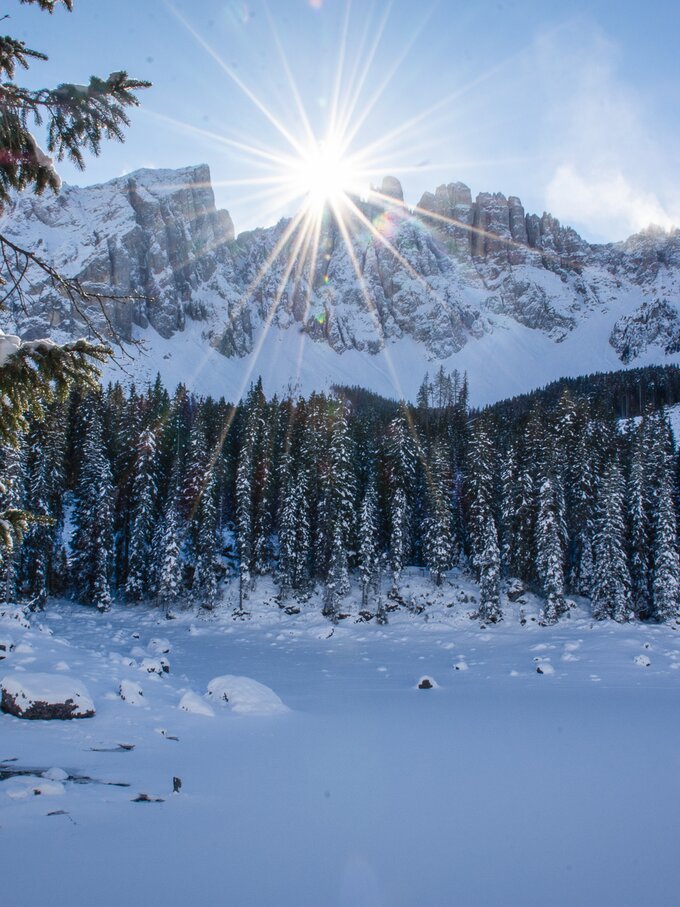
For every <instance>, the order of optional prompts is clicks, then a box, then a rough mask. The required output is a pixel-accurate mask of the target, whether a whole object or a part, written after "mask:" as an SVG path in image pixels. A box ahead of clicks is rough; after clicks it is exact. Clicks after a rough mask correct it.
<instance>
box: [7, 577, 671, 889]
mask: <svg viewBox="0 0 680 907" xmlns="http://www.w3.org/2000/svg"><path fill="white" fill-rule="evenodd" d="M404 586H405V590H406V591H408V592H410V593H413V594H414V595H417V596H418V600H419V601H423V600H426V601H427V602H428V604H427V605H426V608H425V611H424V612H423V613H422V614H420V615H414V614H411V613H409V612H408V611H406V610H405V609H400V610H398V611H394V612H391V613H390V614H389V623H388V624H387V625H386V626H382V627H381V626H377V625H376V624H375V622H374V621H371V622H368V623H366V622H362V623H356V622H355V618H356V613H357V610H358V607H357V603H356V602H350V603H348V605H347V607H345V605H344V604H343V610H346V611H349V612H351V614H352V616H351V617H350V618H348V619H347V620H344V621H341V622H340V623H339V624H338V625H336V626H333V625H331V624H329V623H328V622H326V621H325V620H323V618H321V617H320V616H319V613H318V610H319V609H318V606H317V604H318V603H316V602H315V601H312V602H310V603H309V605H302V611H301V614H300V615H296V616H289V615H286V614H284V612H283V610H282V609H280V608H278V606H277V605H276V604H275V603H274V602H273V595H274V592H275V589H274V588H273V587H272V586H271V585H270V584H269V583H268V582H267V581H266V580H261V581H260V583H259V585H258V590H257V595H255V596H253V597H252V598H251V600H250V601H249V602H248V607H249V609H250V616H249V617H248V618H247V619H245V620H234V619H233V618H232V611H233V604H234V603H233V602H231V601H225V603H224V604H223V606H222V608H221V609H219V610H218V612H217V613H214V614H212V615H210V616H209V617H202V616H201V615H199V614H196V613H191V612H187V613H184V614H182V613H179V614H178V615H177V617H176V619H175V620H165V619H164V618H163V617H162V616H161V615H159V614H158V613H157V612H154V611H150V610H148V609H147V608H145V607H143V606H138V607H114V610H113V611H112V612H110V613H109V614H106V615H99V614H97V613H94V611H93V610H92V611H91V610H89V609H87V608H84V607H82V606H76V605H73V604H71V603H66V602H59V603H57V602H52V603H50V604H49V606H48V610H47V612H46V613H45V614H43V615H40V616H39V618H37V619H36V618H35V617H32V618H31V624H32V625H31V626H30V627H28V628H27V627H25V626H22V625H21V623H20V622H19V621H17V620H12V619H0V635H3V636H5V635H8V634H9V635H11V636H12V638H13V639H14V641H15V648H14V649H13V650H12V651H11V652H10V653H9V654H8V655H7V656H6V659H5V661H4V663H3V666H2V668H3V673H10V672H11V673H13V674H19V675H20V674H21V673H24V672H26V673H29V672H45V673H50V674H53V673H54V672H55V671H57V669H58V667H59V669H60V672H61V673H63V674H64V675H65V676H66V677H73V678H78V679H80V680H82V682H83V683H85V684H86V685H87V689H88V690H89V692H90V694H91V696H92V699H93V701H94V704H95V707H96V709H97V714H96V716H95V717H94V718H90V719H84V720H81V721H67V722H42V721H33V722H29V721H22V720H20V719H17V718H13V717H11V716H8V715H0V738H1V739H2V760H10V759H16V762H9V761H4V762H2V761H1V760H0V762H1V767H0V773H2V774H0V778H5V780H0V846H1V847H2V853H3V860H4V865H5V866H7V867H13V866H20V865H25V857H26V854H27V853H37V854H39V855H40V860H39V862H40V871H39V872H31V873H27V872H25V871H23V870H22V871H21V872H18V871H17V872H16V873H13V872H11V871H10V872H7V871H5V872H4V873H3V881H2V885H3V896H2V901H3V904H4V903H7V904H10V905H12V907H37V905H41V904H43V903H45V902H46V900H45V899H46V897H49V902H50V904H51V905H52V904H53V905H56V907H60V905H69V907H80V905H82V907H85V905H88V907H89V905H91V904H93V903H96V904H97V905H101V907H109V905H111V907H113V905H116V907H118V905H120V904H122V903H125V904H129V905H133V907H134V905H142V904H147V903H149V902H150V901H153V902H158V903H163V904H164V905H184V904H187V903H196V904H201V905H202V907H203V905H206V907H212V905H215V907H217V905H223V904H225V903H228V904H232V903H233V904H238V905H249V907H250V905H258V907H259V905H284V904H285V905H287V904H295V905H305V907H306V905H310V907H311V905H315V907H318V905H321V904H323V905H338V907H350V905H351V907H368V905H385V907H387V905H389V907H392V905H396V907H412V905H413V904H417V903H419V904H428V905H436V907H439V905H441V907H445V905H446V907H449V905H451V904H464V905H514V904H525V903H528V902H533V901H535V900H547V901H549V902H550V903H552V904H557V905H567V904H569V905H573V904H582V905H590V904H593V905H594V904H604V903H611V904H617V905H628V904H631V905H633V904H636V905H637V904H645V903H649V904H655V905H666V904H668V905H671V904H673V903H675V902H676V893H677V890H678V884H679V883H680V867H678V864H677V860H676V859H675V849H676V845H675V829H676V827H677V819H676V808H675V804H676V803H677V798H678V794H679V793H680V780H679V779H678V773H677V751H678V744H679V743H680V722H678V682H680V674H678V672H677V669H676V668H675V666H676V665H678V664H680V645H679V644H678V639H677V631H676V630H674V629H673V628H672V627H671V626H656V625H654V626H652V625H647V626H642V625H638V624H628V625H618V624H614V623H612V622H593V621H592V620H591V618H590V614H589V609H588V607H587V605H586V603H584V602H580V603H579V607H578V608H577V609H576V610H575V611H574V612H572V616H571V617H570V618H565V619H563V620H562V621H561V622H560V623H559V624H558V625H556V626H554V627H541V626H539V624H538V622H537V621H536V620H532V617H536V616H537V614H538V612H539V608H540V602H539V601H538V600H537V599H534V598H533V596H530V595H527V596H526V598H527V599H528V601H527V603H526V604H523V605H522V608H523V610H524V614H525V615H526V618H527V620H526V624H525V625H524V626H522V625H521V624H520V623H519V607H520V606H519V605H510V604H507V603H506V606H505V621H504V623H503V624H501V625H500V626H497V627H487V628H485V629H481V628H480V626H479V623H478V622H475V621H472V620H470V619H469V617H468V611H469V610H471V609H472V607H474V606H473V605H467V604H461V603H459V602H457V594H458V591H460V590H463V591H465V593H466V594H467V595H468V596H470V595H476V594H477V593H476V589H475V588H474V587H473V586H472V585H471V584H469V583H468V582H467V581H466V580H464V579H463V578H461V577H458V576H455V575H451V577H450V579H449V580H448V581H447V583H446V584H445V585H444V587H443V588H442V589H441V590H434V589H433V588H432V586H431V585H430V584H429V582H428V581H427V580H426V579H424V578H423V577H421V576H420V571H408V572H407V575H406V577H405V580H404ZM453 602H456V604H454V605H453V606H452V607H447V605H450V604H452V603H453ZM39 624H42V627H43V629H42V630H41V629H40V626H39ZM47 631H52V632H51V633H50V632H47ZM158 638H163V639H164V640H165V641H166V642H168V643H169V644H170V656H171V658H172V666H171V672H170V673H169V674H165V673H163V674H162V675H158V674H156V673H153V674H148V673H147V672H146V670H141V669H140V666H141V661H142V658H141V657H134V656H132V655H131V654H130V653H131V652H132V650H133V649H134V648H135V647H139V649H140V650H141V651H142V652H144V653H146V654H145V655H144V657H145V658H148V657H152V656H151V652H150V648H149V647H150V643H151V640H153V639H158ZM20 647H22V648H23V647H25V649H24V650H23V651H21V652H20V651H18V650H19V648H20ZM29 653H30V654H29ZM112 656H114V657H112ZM639 656H644V657H645V658H646V659H647V660H648V661H649V665H648V666H645V667H643V666H641V664H640V663H639V662H637V659H638V657H639ZM156 657H158V656H156ZM29 658H32V659H34V660H33V661H31V662H30V663H28V664H27V663H26V661H27V659H29ZM463 665H465V667H463ZM548 665H549V666H550V667H551V668H552V669H553V670H552V673H548V672H547V671H545V670H544V672H543V673H542V674H538V673H537V670H536V669H537V666H542V667H543V668H544V669H545V667H546V666H548ZM423 677H428V678H430V680H432V681H434V682H435V683H436V685H437V686H436V688H434V684H433V688H431V689H419V688H418V684H419V681H420V680H421V679H422V678H423ZM217 679H219V681H220V682H219V683H216V682H215V681H216V680H217ZM211 681H213V683H212V684H211ZM236 681H240V682H241V686H240V688H239V684H238V683H236ZM245 681H248V682H247V683H246V682H245ZM124 684H125V685H126V687H128V688H130V689H133V690H134V689H137V690H139V689H141V690H142V691H143V697H142V698H141V701H140V704H138V705H137V706H136V707H131V706H130V703H129V702H128V701H123V699H121V697H120V695H119V691H120V689H121V687H123V685H124ZM260 685H262V686H263V687H264V688H265V690H261V689H260ZM209 686H212V688H213V691H214V693H213V696H212V697H207V696H206V692H207V690H208V687H209ZM218 689H219V690H222V691H223V690H226V691H227V696H228V697H229V692H230V691H231V693H232V697H231V702H232V703H233V702H234V696H236V699H238V692H237V691H238V690H239V689H240V694H241V696H242V697H243V698H244V701H247V699H248V696H247V695H246V694H248V695H249V696H250V697H251V700H252V701H255V702H256V703H261V702H263V701H264V702H267V701H270V702H274V701H279V702H282V703H285V705H286V706H287V707H288V710H287V711H281V710H278V711H277V712H276V713H274V714H261V713H260V714H253V713H252V711H251V712H249V713H247V714H244V713H243V712H240V713H239V712H238V711H237V710H236V708H235V707H234V706H233V704H232V707H230V705H229V703H224V705H222V704H221V703H220V701H219V694H218V693H217V691H218ZM248 691H249V692H248ZM216 695H217V696H218V701H215V696H216ZM204 707H205V708H204ZM208 710H209V711H211V712H212V713H213V714H212V716H211V717H210V718H208V717H206V716H207V715H208V714H209V711H208ZM123 747H127V748H123ZM131 747H133V748H131ZM652 765H653V769H652V768H651V766H652ZM12 766H19V767H21V768H29V769H32V770H33V773H32V774H30V775H24V776H17V777H5V776H6V773H7V770H8V769H9V768H11V767H12ZM74 777H80V778H83V777H85V778H88V779H90V780H89V781H87V782H83V781H80V782H77V781H75V780H69V779H72V778H74ZM175 778H178V779H181V783H182V786H181V790H180V792H179V793H177V794H173V793H172V791H173V779H175ZM117 784H127V785H129V787H118V786H115V785H117ZM38 788H39V789H40V790H39V793H35V790H36V789H38ZM140 795H144V796H145V797H147V798H148V799H143V798H142V799H141V800H140V799H139V797H140ZM135 800H137V802H134V801H135ZM154 800H159V801H162V802H153V801H154ZM641 829H643V833H642V834H641V833H640V830H641ZM22 860H23V861H24V862H23V863H22V862H21V861H22ZM65 867H75V868H72V869H69V868H65ZM55 879H58V880H59V881H58V884H56V883H55V882H54V880H55ZM48 892H49V894H48Z"/></svg>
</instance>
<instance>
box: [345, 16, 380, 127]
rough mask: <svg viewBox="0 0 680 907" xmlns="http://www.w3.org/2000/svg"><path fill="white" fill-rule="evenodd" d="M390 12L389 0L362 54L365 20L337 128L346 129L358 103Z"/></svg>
mask: <svg viewBox="0 0 680 907" xmlns="http://www.w3.org/2000/svg"><path fill="white" fill-rule="evenodd" d="M391 12H392V0H390V2H389V3H388V4H387V6H386V9H385V12H384V14H383V17H382V19H381V21H380V24H379V25H378V28H377V29H376V31H375V34H374V37H373V42H372V44H371V48H370V50H369V51H368V54H366V55H365V56H364V53H363V49H364V45H365V43H366V41H367V39H368V34H369V30H370V26H371V20H370V19H368V18H367V20H366V27H365V29H364V34H363V37H362V39H361V45H360V46H359V48H358V50H357V59H356V65H355V67H354V70H353V72H352V76H351V79H350V89H351V92H350V91H348V98H347V102H346V103H345V104H344V105H343V108H344V109H343V112H342V113H341V115H340V117H339V128H340V129H341V130H342V131H346V130H347V126H348V123H349V121H350V119H351V117H352V114H353V113H354V110H355V108H356V105H357V104H358V103H359V100H360V99H361V95H362V92H363V90H364V87H365V85H366V81H367V79H368V77H369V75H370V71H371V67H372V65H373V62H374V60H375V56H376V54H377V52H378V47H379V46H380V42H381V40H382V37H383V35H384V33H385V28H386V26H387V22H388V19H389V17H390V14H391ZM362 59H363V60H364V65H363V67H362V68H361V75H360V76H358V77H357V73H358V70H359V66H360V61H361V60H362Z"/></svg>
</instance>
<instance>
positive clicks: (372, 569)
mask: <svg viewBox="0 0 680 907" xmlns="http://www.w3.org/2000/svg"><path fill="white" fill-rule="evenodd" d="M359 576H360V578H361V604H362V606H363V607H364V608H366V607H367V606H368V604H369V601H370V600H371V598H372V597H375V598H376V599H377V598H378V597H379V594H380V590H379V588H378V580H379V576H380V541H379V538H378V490H377V486H376V482H375V476H374V475H373V474H371V478H370V480H369V483H368V486H367V488H366V491H365V492H364V496H363V498H362V501H361V507H360V508H359Z"/></svg>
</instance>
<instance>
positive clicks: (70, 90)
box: [0, 0, 149, 548]
mask: <svg viewBox="0 0 680 907" xmlns="http://www.w3.org/2000/svg"><path fill="white" fill-rule="evenodd" d="M24 2H36V3H37V5H38V6H39V7H40V8H41V9H43V10H47V11H49V12H52V10H53V9H54V7H55V6H56V3H57V0H24ZM63 4H64V6H65V7H66V8H67V9H68V10H70V9H71V8H72V0H63ZM46 59H47V58H46V56H45V55H44V54H43V53H41V52H39V51H37V50H33V49H31V48H30V47H28V46H27V45H26V44H25V42H24V41H23V40H20V39H17V38H13V37H11V36H4V37H0V75H1V76H2V77H3V78H2V81H1V83H0V125H1V127H2V128H1V129H0V210H2V209H4V207H5V206H6V204H7V203H8V201H9V200H10V198H11V197H12V195H13V193H15V192H22V191H24V190H30V191H33V192H35V193H38V194H40V193H42V192H43V191H44V190H45V189H52V190H53V191H55V192H56V191H58V189H59V186H60V183H59V177H58V175H57V173H56V171H55V169H54V166H53V161H52V159H51V158H50V157H49V156H48V155H47V154H45V152H44V151H43V150H42V149H41V148H40V147H39V146H38V144H37V142H36V140H35V138H34V136H33V134H32V133H31V130H30V126H31V123H35V124H38V125H39V124H43V125H44V127H45V129H46V135H47V151H49V152H51V153H53V154H54V155H55V156H56V158H57V160H62V159H63V157H64V156H68V157H69V158H70V160H71V161H72V162H74V163H75V164H76V166H78V167H81V168H82V167H84V161H85V159H84V156H83V152H84V151H88V152H90V153H92V154H95V155H97V154H99V151H100V148H101V142H102V139H104V138H115V139H118V140H119V141H122V140H123V127H124V126H127V125H128V122H129V121H128V118H127V113H126V108H128V107H131V106H135V105H137V103H138V101H137V98H136V95H135V92H137V91H138V90H139V89H142V88H146V87H148V85H149V83H148V82H143V81H140V80H138V79H131V78H129V77H128V75H127V73H125V72H116V73H111V75H110V76H109V77H108V78H106V79H100V78H97V77H95V76H93V77H92V78H91V79H90V82H89V85H88V86H87V87H86V88H83V86H79V85H69V84H66V83H64V84H61V85H59V86H57V88H54V89H47V88H31V89H29V88H26V87H24V86H21V85H19V84H17V82H16V78H15V77H16V72H17V69H28V68H29V66H30V65H31V64H32V63H33V62H35V61H39V60H46ZM0 250H1V252H2V261H3V268H2V274H0V286H4V287H8V289H7V291H6V292H5V294H4V297H3V300H2V302H0V309H2V308H4V306H5V304H6V303H7V302H8V301H10V302H11V301H14V302H16V304H18V305H20V306H21V305H23V306H24V307H25V302H24V292H25V289H24V288H25V286H26V285H27V284H29V285H30V283H31V282H37V281H39V280H42V281H45V280H47V281H48V282H50V283H51V284H52V286H54V287H56V289H57V290H58V292H59V294H60V295H61V296H64V297H66V298H67V299H68V300H69V301H70V302H71V304H72V306H73V308H74V309H75V311H76V312H78V314H79V315H80V316H81V317H83V318H84V320H85V321H86V323H87V324H88V326H89V327H90V328H91V329H92V331H93V332H94V334H95V336H97V337H98V339H99V340H100V341H101V337H99V335H98V334H97V332H96V329H95V328H94V323H93V320H92V319H91V318H90V317H89V315H88V307H89V306H92V305H95V306H98V307H99V308H100V310H101V311H102V312H103V311H104V309H103V306H104V303H105V301H106V300H105V297H102V296H100V295H98V294H97V293H95V292H92V291H91V290H89V289H88V288H86V287H84V286H83V285H82V284H81V283H80V282H79V281H78V280H76V279H73V278H70V277H68V276H65V275H63V274H61V273H59V272H58V271H56V270H55V269H54V267H52V265H51V264H50V263H49V262H48V261H45V260H44V259H42V258H40V257H39V256H38V255H37V254H36V253H35V251H30V250H27V249H24V248H22V247H21V246H19V245H17V244H16V243H15V242H13V241H12V240H10V238H9V237H8V236H6V235H5V234H0ZM110 353H111V350H110V348H109V347H108V346H107V345H106V344H105V343H103V342H99V343H96V344H95V343H90V342H88V341H86V340H77V341H75V342H73V343H66V344H61V345H59V344H56V343H54V342H53V341H51V340H45V339H38V340H29V341H23V342H22V341H21V340H20V338H19V337H16V336H14V335H8V334H5V333H4V332H2V331H0V444H8V445H16V444H17V443H18V439H19V436H20V434H21V433H23V432H26V431H27V430H28V427H29V420H31V419H37V420H40V419H43V418H44V416H45V413H46V407H47V406H48V405H50V404H51V403H53V402H55V401H57V400H58V401H62V402H63V401H65V399H66V397H67V395H68V393H69V391H70V390H71V389H72V388H73V387H74V386H79V387H81V388H88V389H91V390H94V389H95V388H96V387H97V384H98V382H97V378H98V375H99V373H98V371H97V369H96V366H95V363H96V362H103V361H105V360H106V358H107V357H108V356H109V355H110ZM25 521H26V518H25V515H24V516H22V515H21V514H20V513H19V512H16V511H13V510H10V511H6V512H0V525H1V526H2V528H3V531H2V533H0V544H2V545H3V546H4V547H5V548H7V547H11V546H12V545H13V543H14V541H15V540H16V538H17V534H18V533H19V534H20V533H21V531H22V528H24V526H25Z"/></svg>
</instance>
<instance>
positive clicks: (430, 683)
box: [418, 677, 437, 690]
mask: <svg viewBox="0 0 680 907" xmlns="http://www.w3.org/2000/svg"><path fill="white" fill-rule="evenodd" d="M436 688H437V683H436V682H435V681H434V680H433V679H432V677H421V678H420V680H419V681H418V689H419V690H435V689H436Z"/></svg>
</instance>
